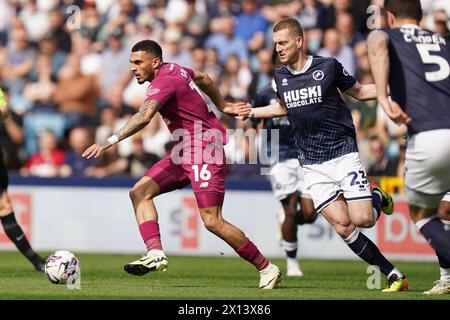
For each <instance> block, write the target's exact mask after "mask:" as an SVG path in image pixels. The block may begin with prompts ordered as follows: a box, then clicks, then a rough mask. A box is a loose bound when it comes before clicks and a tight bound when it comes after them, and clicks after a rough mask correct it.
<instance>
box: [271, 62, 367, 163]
mask: <svg viewBox="0 0 450 320" xmlns="http://www.w3.org/2000/svg"><path fill="white" fill-rule="evenodd" d="M274 76H275V82H276V84H277V90H278V93H277V94H278V98H279V99H280V101H281V102H282V103H283V104H284V105H285V106H286V108H287V114H288V118H289V122H290V124H291V126H292V130H293V132H294V140H295V144H296V147H297V151H298V158H299V161H300V164H302V165H307V164H317V163H322V162H325V161H329V160H332V159H335V158H338V157H340V156H343V155H345V154H348V153H351V152H357V151H358V146H357V144H356V134H355V127H354V126H353V120H352V115H351V112H350V108H348V107H347V105H346V104H345V102H344V101H342V99H341V96H340V93H339V91H338V89H339V90H340V91H341V92H344V91H346V90H348V89H350V88H351V87H353V86H354V85H355V84H356V80H355V78H353V77H352V76H351V75H349V74H348V72H347V71H346V70H345V69H344V67H343V66H342V64H340V63H339V62H338V61H337V60H336V59H334V58H325V57H318V56H314V57H312V56H309V57H308V60H307V63H306V64H305V66H304V68H303V70H301V71H293V70H290V69H289V67H288V66H282V67H280V68H279V69H277V70H275V74H274Z"/></svg>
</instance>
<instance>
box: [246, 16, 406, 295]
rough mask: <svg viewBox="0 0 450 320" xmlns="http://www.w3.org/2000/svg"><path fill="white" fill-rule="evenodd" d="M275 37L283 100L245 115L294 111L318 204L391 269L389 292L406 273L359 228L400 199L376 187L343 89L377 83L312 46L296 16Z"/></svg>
mask: <svg viewBox="0 0 450 320" xmlns="http://www.w3.org/2000/svg"><path fill="white" fill-rule="evenodd" d="M273 42H274V44H275V50H276V51H277V53H278V56H279V58H280V61H281V63H282V64H283V66H282V67H280V68H278V69H276V70H275V73H274V77H275V82H276V87H277V93H278V101H277V102H275V103H273V104H271V105H269V106H266V107H260V108H251V106H250V105H248V104H247V105H242V106H240V115H242V116H243V117H244V118H245V117H250V118H253V117H254V118H272V117H279V116H284V115H286V114H287V116H288V119H289V122H290V124H291V127H292V130H293V136H294V139H295V144H296V147H297V153H298V159H299V161H300V164H301V166H302V169H303V173H304V176H305V181H306V184H307V186H308V187H307V189H308V190H309V192H310V195H311V197H312V199H313V202H314V206H315V209H316V211H317V212H321V213H322V215H323V216H324V217H325V219H327V220H328V222H329V223H330V224H331V225H332V226H333V228H334V229H335V230H336V232H337V233H338V234H339V235H340V236H341V237H342V238H343V240H344V241H345V243H346V244H347V245H348V246H349V248H350V249H351V250H352V251H353V252H355V253H356V254H357V255H358V256H359V257H360V258H361V259H363V260H364V261H366V262H367V263H369V264H370V265H375V266H377V267H378V268H379V269H380V271H381V272H382V273H383V274H385V275H386V276H387V278H388V285H387V288H386V289H384V290H383V292H398V291H403V290H405V289H407V288H408V281H407V279H406V277H405V276H404V275H403V274H402V273H401V272H400V271H399V270H398V269H397V268H395V267H394V266H393V265H392V264H391V263H390V262H389V261H388V260H387V259H386V258H385V257H384V256H383V254H382V253H381V252H380V250H379V249H378V248H377V246H376V245H375V244H374V243H373V242H372V241H371V240H370V239H368V238H367V237H366V236H365V235H364V234H363V233H361V232H360V231H359V229H358V227H364V228H368V227H372V226H373V225H374V224H375V223H376V221H377V219H378V217H379V215H380V212H381V211H383V212H384V213H386V214H392V212H393V201H392V198H391V197H390V195H389V194H387V193H386V192H385V191H383V190H382V189H381V188H379V187H373V191H371V187H370V184H369V182H368V181H367V177H366V173H365V170H364V167H363V166H362V164H361V161H360V159H359V154H358V147H357V144H356V134H355V128H354V126H353V122H352V117H351V113H350V109H349V108H348V107H347V106H346V105H345V103H344V102H343V101H342V99H341V97H340V93H339V91H340V92H342V93H346V94H348V95H350V96H352V97H354V98H356V99H359V100H369V99H375V98H376V90H375V85H361V84H359V83H358V82H357V81H356V80H355V79H354V78H353V77H352V76H350V75H349V74H348V72H347V71H346V70H345V69H344V68H343V67H342V65H341V64H340V63H339V62H338V61H337V60H336V59H334V58H324V57H318V56H314V57H313V56H307V55H306V54H304V51H303V31H302V28H301V25H300V23H299V22H298V21H297V20H295V19H291V18H288V19H283V20H280V21H279V22H277V23H276V24H275V26H274V28H273Z"/></svg>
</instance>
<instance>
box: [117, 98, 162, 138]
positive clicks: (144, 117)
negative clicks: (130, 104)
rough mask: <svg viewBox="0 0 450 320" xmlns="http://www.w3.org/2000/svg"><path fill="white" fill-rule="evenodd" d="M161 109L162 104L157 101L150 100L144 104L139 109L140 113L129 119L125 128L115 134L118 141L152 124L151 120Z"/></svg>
mask: <svg viewBox="0 0 450 320" xmlns="http://www.w3.org/2000/svg"><path fill="white" fill-rule="evenodd" d="M160 107H161V104H160V102H159V101H157V100H149V101H146V102H144V103H143V104H142V105H141V107H140V108H139V111H138V112H136V113H135V114H134V115H133V116H132V117H131V118H130V119H128V121H127V122H126V123H125V124H124V125H123V127H122V128H120V129H119V131H117V132H116V133H115V136H116V137H117V139H118V140H119V141H121V140H123V139H125V138H128V137H129V136H131V135H133V134H135V133H136V132H138V131H140V130H141V129H143V128H144V127H145V126H146V125H148V124H149V123H150V120H152V118H153V117H154V116H155V114H156V112H157V111H158V110H159V108H160Z"/></svg>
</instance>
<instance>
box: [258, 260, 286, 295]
mask: <svg viewBox="0 0 450 320" xmlns="http://www.w3.org/2000/svg"><path fill="white" fill-rule="evenodd" d="M259 275H260V280H259V288H260V289H276V288H277V287H278V284H279V283H280V281H281V271H280V268H278V267H277V266H276V265H274V264H269V265H268V266H267V267H266V268H265V269H264V270H262V271H260V272H259Z"/></svg>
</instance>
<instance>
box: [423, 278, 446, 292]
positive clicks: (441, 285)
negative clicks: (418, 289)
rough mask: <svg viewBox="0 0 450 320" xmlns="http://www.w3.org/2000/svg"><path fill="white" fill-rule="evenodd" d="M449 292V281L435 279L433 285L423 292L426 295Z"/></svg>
mask: <svg viewBox="0 0 450 320" xmlns="http://www.w3.org/2000/svg"><path fill="white" fill-rule="evenodd" d="M449 293H450V282H448V281H443V280H437V281H435V282H434V287H433V288H431V289H430V290H428V291H425V292H424V293H423V294H426V295H438V294H449Z"/></svg>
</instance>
